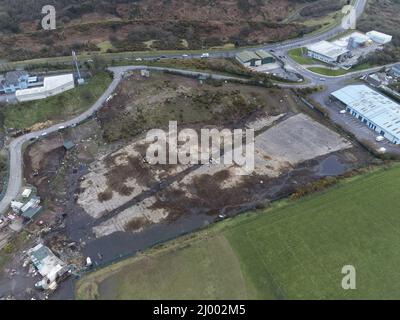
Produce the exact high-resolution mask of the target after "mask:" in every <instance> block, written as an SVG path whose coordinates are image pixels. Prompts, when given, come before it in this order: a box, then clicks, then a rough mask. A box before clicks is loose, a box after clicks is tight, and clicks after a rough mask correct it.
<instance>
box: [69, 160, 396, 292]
mask: <svg viewBox="0 0 400 320" xmlns="http://www.w3.org/2000/svg"><path fill="white" fill-rule="evenodd" d="M399 185H400V166H399V165H396V166H393V167H392V168H390V169H379V170H377V171H375V172H372V173H367V174H364V175H362V176H358V177H355V178H351V179H350V180H346V181H342V182H340V183H339V184H338V185H337V186H335V187H333V188H332V189H329V190H327V191H325V192H322V193H318V194H314V195H311V196H309V197H306V198H303V199H301V200H298V201H295V202H292V201H289V202H287V201H286V202H280V203H277V204H275V206H274V208H273V209H269V210H264V211H259V212H256V213H249V214H246V215H241V216H238V217H236V218H233V219H230V220H227V221H224V222H222V223H218V224H216V225H214V226H212V227H211V228H208V229H206V230H203V231H201V232H198V233H197V234H196V235H194V236H193V235H192V236H191V237H186V238H183V239H178V240H175V241H174V242H171V243H168V244H166V245H165V246H164V247H163V248H161V249H156V248H155V249H152V250H150V251H148V252H147V253H144V254H142V255H140V256H138V257H136V258H130V259H127V260H124V261H121V262H119V263H116V264H114V265H111V266H109V267H106V268H103V269H100V270H98V271H96V272H93V273H91V274H88V275H87V276H86V277H84V278H83V279H82V280H80V282H78V284H77V298H79V299H86V298H98V299H109V298H117V299H118V298H123V299H142V298H143V299H154V298H163V299H168V298H177V299H190V298H201V299H203V298H210V299H214V298H215V299H218V298H235V297H237V298H243V299H246V298H254V299H306V298H311V299H324V298H326V299H351V298H357V299H393V298H397V299H398V298H400V273H399V272H398V266H399V265H400V254H399V252H400V231H399V230H400V215H399V210H398V208H399V206H400V198H399V197H398V190H399ZM344 265H353V266H354V267H355V269H356V272H357V274H356V280H357V281H356V285H357V289H356V290H344V289H342V287H341V281H342V277H343V276H344V275H343V274H342V273H341V270H342V267H343V266H344Z"/></svg>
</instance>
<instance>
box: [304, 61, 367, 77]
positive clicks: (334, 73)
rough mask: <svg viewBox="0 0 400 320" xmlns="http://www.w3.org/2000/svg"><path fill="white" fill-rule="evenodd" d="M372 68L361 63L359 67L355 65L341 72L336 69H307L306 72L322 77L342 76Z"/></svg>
mask: <svg viewBox="0 0 400 320" xmlns="http://www.w3.org/2000/svg"><path fill="white" fill-rule="evenodd" d="M372 67H373V66H371V65H370V64H369V63H363V64H360V65H357V66H355V67H353V68H351V69H349V70H343V69H338V70H332V69H328V68H324V67H309V68H307V69H308V70H310V71H312V72H315V73H318V74H321V75H324V76H332V77H335V76H343V75H345V74H348V73H351V72H355V71H361V70H365V69H368V68H372Z"/></svg>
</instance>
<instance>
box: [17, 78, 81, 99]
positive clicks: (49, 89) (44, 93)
mask: <svg viewBox="0 0 400 320" xmlns="http://www.w3.org/2000/svg"><path fill="white" fill-rule="evenodd" d="M74 87H75V82H74V76H73V74H72V73H71V74H63V75H59V76H51V77H45V78H44V81H43V86H40V87H35V88H30V89H24V90H18V91H17V92H16V93H15V95H16V97H17V100H18V101H20V102H22V101H31V100H39V99H45V98H47V97H51V96H54V95H56V94H59V93H62V92H64V91H67V90H70V89H73V88H74Z"/></svg>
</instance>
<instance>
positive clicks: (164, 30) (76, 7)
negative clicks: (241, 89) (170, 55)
mask: <svg viewBox="0 0 400 320" xmlns="http://www.w3.org/2000/svg"><path fill="white" fill-rule="evenodd" d="M323 1H325V0H323ZM341 1H342V0H335V1H331V2H330V3H334V5H333V6H332V5H331V4H329V6H328V7H326V6H323V7H324V8H325V9H324V10H322V9H320V10H317V11H318V12H319V16H321V15H324V14H326V13H328V11H329V12H330V11H332V10H336V9H337V5H338V3H340V2H341ZM301 3H302V1H301V0H300V1H298V0H292V1H290V2H288V1H283V2H282V1H279V0H270V1H266V0H226V1H223V2H219V1H215V0H188V1H185V2H183V3H182V1H178V0H168V1H166V0H165V1H157V0H141V1H130V0H113V1H103V0H86V1H78V0H71V1H67V0H54V1H52V2H51V3H50V4H53V5H54V6H55V7H56V11H57V29H56V30H54V31H51V32H46V31H43V30H41V24H40V19H41V18H42V17H43V15H42V14H41V8H42V6H43V5H47V4H49V3H48V1H47V0H37V1H29V2H27V1H25V0H0V34H3V37H2V42H1V43H0V58H6V59H11V60H26V59H32V58H39V57H51V56H63V55H68V54H69V53H70V50H71V48H72V49H75V50H78V51H80V52H94V51H100V50H104V51H105V52H121V51H146V50H172V49H173V50H190V49H206V48H212V47H220V46H224V45H229V46H245V45H256V44H261V43H265V42H274V41H281V40H285V39H288V38H293V37H298V36H302V35H304V34H306V33H309V32H312V31H314V30H316V29H317V28H318V27H319V25H313V26H310V25H307V24H305V23H302V22H299V23H296V22H290V23H284V22H283V20H284V19H285V18H286V17H287V15H288V14H290V13H291V12H292V11H293V10H297V8H298V6H299V5H300V4H301ZM313 7H314V6H313V5H312V6H307V7H306V8H304V9H303V10H304V13H305V14H310V12H309V10H314V9H313ZM271 8H273V10H272V9H271ZM307 8H308V9H307ZM312 15H313V16H314V15H315V12H314V13H313V14H312Z"/></svg>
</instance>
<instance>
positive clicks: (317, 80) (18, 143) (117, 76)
mask: <svg viewBox="0 0 400 320" xmlns="http://www.w3.org/2000/svg"><path fill="white" fill-rule="evenodd" d="M365 4H366V0H356V3H355V8H356V12H357V16H360V15H361V14H362V12H363V10H364V8H365ZM343 31H344V30H343V28H342V27H341V26H337V27H335V28H333V29H331V30H329V31H327V32H325V33H323V34H320V35H316V36H310V37H304V38H301V39H296V40H288V41H284V42H281V43H277V44H273V45H270V46H266V47H264V49H269V50H270V49H277V48H279V50H286V51H287V50H289V49H290V48H294V47H298V46H304V45H306V44H309V43H312V42H315V41H319V40H322V39H328V38H330V37H332V36H334V35H337V34H339V33H341V32H343ZM236 53H237V51H229V52H216V53H212V54H211V53H210V56H211V57H230V56H233V55H235V54H236ZM171 57H176V58H180V57H181V56H171ZM192 57H195V56H192ZM288 61H289V63H290V64H291V65H292V61H290V60H288ZM292 67H293V68H294V69H296V70H297V71H298V72H299V73H301V74H302V75H304V76H305V77H306V78H308V79H309V80H310V81H309V82H308V83H307V84H303V85H296V84H279V86H281V87H304V86H314V85H317V84H322V82H323V84H324V85H328V84H336V83H338V82H339V81H343V79H348V78H351V77H355V76H360V75H362V74H367V73H369V72H371V71H374V70H375V69H379V68H372V69H369V70H363V71H359V72H355V73H351V74H347V75H344V76H339V77H327V76H321V75H316V74H315V73H312V72H310V71H309V70H306V69H305V68H302V67H301V66H299V65H297V64H293V65H292ZM140 69H149V70H161V71H174V72H178V73H180V74H183V75H205V76H211V77H212V78H214V79H220V80H225V79H226V80H229V79H237V78H235V77H229V76H223V75H218V74H210V73H204V72H194V71H188V70H180V69H172V68H161V67H147V66H125V67H112V68H109V70H110V71H111V72H113V74H114V78H113V81H112V82H111V84H110V86H109V87H108V88H107V90H106V91H105V92H104V93H103V94H102V96H101V97H100V98H99V99H98V100H97V101H96V102H95V103H94V104H93V105H92V106H91V107H90V108H89V109H88V110H86V111H85V112H84V113H82V114H80V115H79V116H77V117H75V118H73V119H71V120H68V121H65V122H62V123H59V124H57V125H54V126H52V127H50V128H47V129H44V130H41V131H36V132H31V133H28V134H26V135H23V136H21V137H18V138H15V139H14V140H12V141H11V142H10V143H9V145H8V149H9V159H10V175H9V181H8V185H7V190H6V192H5V195H4V197H3V199H2V200H1V201H0V214H1V213H4V212H5V211H6V210H7V209H8V208H9V206H10V203H11V201H12V200H14V199H15V198H16V197H17V196H18V194H19V192H20V190H21V188H22V181H23V168H22V163H23V161H22V147H23V145H24V144H25V143H27V142H28V141H30V140H31V139H34V138H36V137H40V136H41V135H42V134H45V133H47V134H50V133H52V132H56V131H58V130H60V127H61V126H62V127H65V128H67V127H70V126H74V125H77V124H79V123H81V122H82V121H84V120H86V119H88V118H90V117H91V116H92V115H93V114H94V113H95V112H96V111H98V110H99V109H100V108H101V107H102V105H103V104H104V102H105V101H106V99H107V98H108V97H109V96H110V95H111V94H112V93H113V91H114V90H115V89H116V87H117V86H118V84H119V83H120V81H121V80H122V79H123V75H124V73H125V72H127V71H132V70H140ZM321 79H324V80H321Z"/></svg>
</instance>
